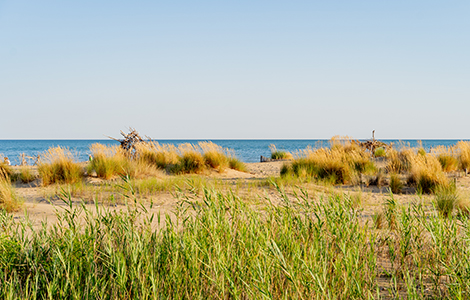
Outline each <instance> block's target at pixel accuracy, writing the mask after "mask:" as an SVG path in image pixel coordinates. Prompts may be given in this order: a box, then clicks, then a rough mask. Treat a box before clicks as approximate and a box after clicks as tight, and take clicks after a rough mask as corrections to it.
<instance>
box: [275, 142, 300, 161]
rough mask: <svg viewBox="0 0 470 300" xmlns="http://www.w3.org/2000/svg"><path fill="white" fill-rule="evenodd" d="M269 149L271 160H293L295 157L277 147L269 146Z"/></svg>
mask: <svg viewBox="0 0 470 300" xmlns="http://www.w3.org/2000/svg"><path fill="white" fill-rule="evenodd" d="M269 149H270V150H271V159H293V158H294V157H293V156H292V154H291V153H290V152H287V151H283V150H278V149H277V148H276V145H274V144H271V145H269Z"/></svg>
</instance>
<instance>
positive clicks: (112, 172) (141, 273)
mask: <svg viewBox="0 0 470 300" xmlns="http://www.w3.org/2000/svg"><path fill="white" fill-rule="evenodd" d="M273 149H274V150H275V151H273ZM381 149H382V150H379V151H377V149H373V148H365V147H362V146H361V144H359V143H356V142H354V140H352V139H333V140H332V141H331V143H330V145H329V147H319V148H308V149H304V150H299V151H298V152H297V153H294V154H291V155H292V157H290V158H291V159H290V160H288V161H285V162H275V161H274V162H272V163H271V164H272V165H275V164H278V166H281V165H282V164H283V166H282V168H281V171H280V176H276V177H271V178H269V177H266V176H265V177H259V178H254V177H253V178H250V180H247V179H245V180H243V179H233V178H230V180H224V177H223V176H222V175H223V174H224V173H225V172H227V170H228V169H230V168H233V169H238V170H243V171H246V170H247V167H246V165H245V164H243V163H242V162H240V161H239V160H237V159H236V158H235V156H234V155H233V153H232V152H231V151H229V150H227V149H223V148H221V147H219V146H217V145H215V144H213V143H210V142H206V143H198V144H183V145H180V146H173V145H165V144H159V143H157V142H153V141H148V142H145V143H139V144H137V145H136V147H135V149H133V150H132V151H124V150H123V149H122V148H121V147H116V146H105V145H100V144H94V145H93V146H92V147H91V149H90V151H91V153H92V159H91V160H90V161H89V162H87V163H79V162H77V160H76V157H75V156H74V154H73V153H72V152H71V151H69V150H68V149H63V148H51V149H49V150H48V151H47V152H45V153H43V155H41V159H40V161H39V165H38V167H37V174H36V173H34V168H30V167H28V166H23V167H21V168H19V167H18V168H12V167H10V166H7V165H0V175H1V176H0V278H1V279H2V280H1V281H0V298H1V299H37V298H39V299H46V298H47V299H71V298H73V299H75V298H86V299H221V298H224V299H384V298H385V299H390V298H391V299H401V298H413V299H465V298H467V297H468V295H469V294H470V284H469V281H468V278H470V271H469V270H470V255H469V253H468V252H469V251H470V250H469V249H470V241H469V239H468V238H467V237H468V236H469V235H470V200H469V199H470V197H469V195H470V189H469V188H468V187H466V186H463V184H466V182H468V180H466V177H465V174H466V173H467V172H468V168H469V166H470V143H469V142H459V143H458V144H457V145H455V146H453V147H439V148H435V149H431V150H430V151H429V149H428V151H426V150H425V149H424V148H422V147H416V148H411V147H408V146H406V145H398V146H395V147H386V146H382V148H381ZM271 151H272V152H273V153H275V152H276V151H277V149H275V148H271ZM277 159H286V156H283V158H281V157H280V156H279V158H277ZM266 164H270V163H266ZM234 173H237V172H234ZM237 174H240V173H237ZM38 176H39V179H38ZM32 183H35V184H37V186H38V189H39V190H40V191H41V193H43V194H42V195H43V197H44V198H46V199H48V200H49V201H51V202H52V203H57V201H61V205H60V206H58V207H60V209H57V211H56V213H55V214H56V217H55V218H54V221H48V222H43V223H41V225H40V226H38V221H37V220H36V221H33V220H30V219H29V217H27V216H25V217H21V218H19V219H18V217H15V216H17V215H18V213H16V214H17V215H14V214H12V212H14V211H15V210H16V211H17V210H18V208H20V207H21V203H22V199H21V197H20V196H18V193H17V190H19V189H20V188H24V187H25V186H27V185H28V184H32ZM369 193H370V194H369ZM161 194H164V195H165V197H171V200H169V201H167V202H164V201H163V200H161V198H159V197H158V195H161ZM58 199H60V200H58ZM371 199H372V200H371ZM373 201H375V202H373ZM90 203H94V204H95V205H90ZM165 205H166V208H165V209H163V208H162V209H160V208H159V207H161V206H165ZM168 207H170V209H168Z"/></svg>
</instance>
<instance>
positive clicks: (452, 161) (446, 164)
mask: <svg viewBox="0 0 470 300" xmlns="http://www.w3.org/2000/svg"><path fill="white" fill-rule="evenodd" d="M437 159H438V160H439V163H440V164H441V166H442V170H443V171H444V172H452V171H455V170H457V169H458V168H459V162H458V160H457V158H456V157H455V156H453V155H449V154H444V153H443V154H439V156H438V157H437Z"/></svg>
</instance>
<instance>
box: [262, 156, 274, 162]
mask: <svg viewBox="0 0 470 300" xmlns="http://www.w3.org/2000/svg"><path fill="white" fill-rule="evenodd" d="M259 161H260V162H268V161H274V159H272V158H269V157H266V156H263V155H261V157H260V159H259Z"/></svg>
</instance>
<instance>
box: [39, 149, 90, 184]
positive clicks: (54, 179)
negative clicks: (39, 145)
mask: <svg viewBox="0 0 470 300" xmlns="http://www.w3.org/2000/svg"><path fill="white" fill-rule="evenodd" d="M38 172H39V176H40V177H41V178H42V183H43V185H49V184H53V183H75V182H78V181H80V180H82V177H83V175H84V170H83V168H82V167H81V166H80V165H79V164H78V163H77V162H76V158H75V155H74V154H73V153H72V152H71V151H70V150H69V149H67V148H62V147H55V148H50V149H48V150H47V151H45V152H43V153H42V154H41V156H40V161H39V164H38Z"/></svg>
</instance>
